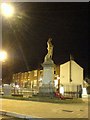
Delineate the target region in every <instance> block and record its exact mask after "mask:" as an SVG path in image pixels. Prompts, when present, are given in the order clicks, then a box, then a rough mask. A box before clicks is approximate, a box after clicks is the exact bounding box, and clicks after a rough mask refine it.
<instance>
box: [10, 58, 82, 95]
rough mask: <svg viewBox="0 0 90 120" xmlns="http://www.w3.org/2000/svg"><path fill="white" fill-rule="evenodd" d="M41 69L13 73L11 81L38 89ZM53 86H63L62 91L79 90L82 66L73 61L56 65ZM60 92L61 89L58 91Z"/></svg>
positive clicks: (40, 80)
mask: <svg viewBox="0 0 90 120" xmlns="http://www.w3.org/2000/svg"><path fill="white" fill-rule="evenodd" d="M42 78H43V70H40V69H38V70H32V71H27V72H23V73H21V72H20V73H16V74H13V77H12V79H13V80H12V81H13V83H15V84H18V85H19V86H20V87H24V88H29V89H31V90H39V87H40V86H41V85H42ZM54 85H55V88H56V89H57V88H59V90H60V88H61V87H63V89H64V93H71V92H79V90H80V89H81V88H82V87H83V68H82V67H80V66H79V65H78V64H77V63H76V62H75V61H73V60H70V61H68V62H66V63H64V64H61V65H56V67H55V70H54ZM60 92H61V91H60Z"/></svg>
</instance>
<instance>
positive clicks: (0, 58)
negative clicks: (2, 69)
mask: <svg viewBox="0 0 90 120" xmlns="http://www.w3.org/2000/svg"><path fill="white" fill-rule="evenodd" d="M6 59H7V53H6V52H5V51H0V61H1V62H4V61H5V60H6Z"/></svg>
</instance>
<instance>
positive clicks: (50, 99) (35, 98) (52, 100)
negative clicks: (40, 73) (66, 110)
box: [2, 96, 84, 104]
mask: <svg viewBox="0 0 90 120" xmlns="http://www.w3.org/2000/svg"><path fill="white" fill-rule="evenodd" d="M2 98H5V99H14V100H26V101H36V102H48V103H58V104H60V103H64V104H73V103H74V104H75V103H76V104H78V103H84V101H83V100H82V99H81V98H73V99H65V100H61V99H58V98H55V97H40V96H33V97H31V98H23V97H16V96H2Z"/></svg>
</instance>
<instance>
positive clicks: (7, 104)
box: [0, 98, 88, 119]
mask: <svg viewBox="0 0 90 120" xmlns="http://www.w3.org/2000/svg"><path fill="white" fill-rule="evenodd" d="M0 106H1V107H0V114H3V115H8V116H13V117H18V118H27V119H30V118H88V102H87V101H86V102H85V103H75V104H74V103H73V104H64V103H63V104H55V103H45V102H35V101H24V100H11V99H2V98H1V99H0Z"/></svg>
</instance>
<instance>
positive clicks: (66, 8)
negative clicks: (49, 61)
mask: <svg viewBox="0 0 90 120" xmlns="http://www.w3.org/2000/svg"><path fill="white" fill-rule="evenodd" d="M13 5H14V7H15V9H16V12H15V15H14V16H13V18H10V19H7V18H4V17H3V24H2V26H3V27H2V28H3V32H2V33H3V34H2V36H3V39H2V45H3V49H5V50H6V51H7V52H8V59H7V61H6V63H5V64H6V65H5V66H7V65H8V66H9V67H11V70H12V71H13V73H16V72H24V71H28V70H33V69H37V68H41V63H43V60H44V57H45V55H46V54H47V40H48V38H49V37H51V38H52V43H53V45H54V53H53V60H54V62H55V64H63V63H65V62H67V61H68V60H69V59H70V54H72V56H73V57H74V60H75V61H76V62H77V63H78V64H79V65H80V66H81V67H83V68H84V72H85V76H87V75H89V72H88V9H89V5H88V3H85V2H84V3H74V2H73V3H60V2H56V3H55V2H54V3H53V2H50V3H44V2H42V3H40V2H37V3H31V2H28V3H25V2H22V3H20V2H17V3H13Z"/></svg>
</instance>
